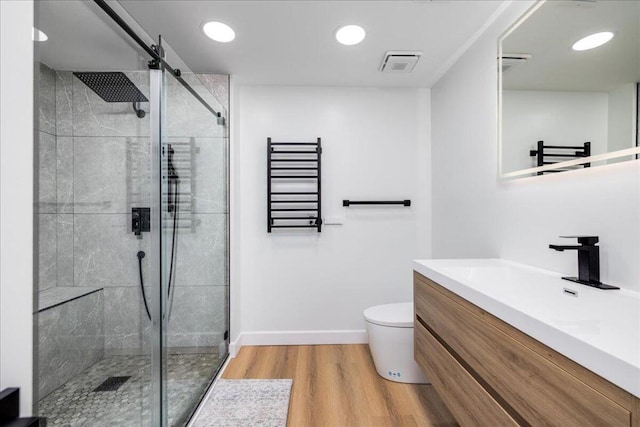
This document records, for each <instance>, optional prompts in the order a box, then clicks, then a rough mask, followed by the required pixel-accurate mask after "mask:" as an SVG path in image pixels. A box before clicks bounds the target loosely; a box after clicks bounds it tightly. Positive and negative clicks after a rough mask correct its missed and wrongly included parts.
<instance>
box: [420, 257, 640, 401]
mask: <svg viewBox="0 0 640 427" xmlns="http://www.w3.org/2000/svg"><path fill="white" fill-rule="evenodd" d="M413 268H414V270H415V271H417V272H418V273H420V274H422V275H423V276H426V277H428V278H430V279H431V280H433V281H434V282H437V283H438V284H440V285H441V286H443V287H445V288H447V289H449V290H450V291H452V292H454V293H455V294H457V295H459V296H461V297H462V298H464V299H466V300H468V301H469V302H471V303H473V304H475V305H477V306H478V307H480V308H482V309H483V310H486V311H487V312H489V313H491V314H493V315H494V316H496V317H498V318H499V319H501V320H503V321H505V322H506V323H508V324H510V325H512V326H514V327H516V328H518V329H519V330H521V331H522V332H524V333H526V334H527V335H530V336H531V337H533V338H535V339H537V340H538V341H540V342H542V343H544V344H545V345H547V346H549V347H551V348H552V349H554V350H556V351H558V352H559V353H561V354H563V355H565V356H566V357H568V358H569V359H571V360H573V361H575V362H577V363H579V364H580V365H582V366H584V367H585V368H587V369H589V370H591V371H593V372H595V373H596V374H598V375H600V376H601V377H603V378H606V379H607V380H609V381H610V382H612V383H614V384H616V385H617V386H618V387H620V388H622V389H624V390H626V391H628V392H629V393H632V394H633V395H635V396H636V397H640V293H638V292H633V291H630V290H625V289H621V290H600V289H596V288H592V287H589V286H585V285H580V284H577V283H573V282H569V281H567V280H562V278H561V276H564V275H563V274H560V273H555V272H551V271H547V270H542V269H539V268H535V267H530V266H527V265H523V264H518V263H515V262H511V261H506V260H501V259H440V260H414V262H413ZM565 288H566V289H571V290H573V291H576V292H577V293H578V296H577V297H574V296H571V295H568V294H566V293H564V291H563V289H565Z"/></svg>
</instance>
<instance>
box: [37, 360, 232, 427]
mask: <svg viewBox="0 0 640 427" xmlns="http://www.w3.org/2000/svg"><path fill="white" fill-rule="evenodd" d="M168 357H169V362H168V367H167V370H168V386H167V387H168V390H167V399H168V402H169V425H170V426H183V425H185V424H186V422H187V420H188V417H189V415H190V414H191V410H192V409H193V407H194V406H195V404H196V403H197V402H198V401H199V400H200V399H201V397H202V395H203V394H204V392H205V390H206V387H207V386H208V385H209V382H210V380H211V378H212V376H213V375H214V373H215V372H216V370H217V369H218V367H219V365H220V361H221V360H220V358H219V357H218V355H217V354H213V353H196V354H172V355H169V356H168ZM122 376H131V378H129V380H127V381H126V382H125V383H124V384H123V385H122V386H120V388H119V389H118V390H116V391H98V392H95V391H93V390H94V389H95V388H96V387H98V386H99V385H100V384H102V383H103V382H104V381H105V380H106V379H107V378H109V377H122ZM150 392H151V384H150V358H149V356H106V357H104V358H103V359H102V360H100V361H99V362H98V363H96V364H95V365H93V366H92V367H90V368H88V369H87V370H85V371H84V372H82V373H81V374H80V375H78V376H77V377H75V378H73V379H72V380H70V381H69V382H67V383H66V384H65V385H63V386H62V387H60V388H58V389H57V390H55V391H54V392H52V393H51V394H49V395H48V396H46V397H45V398H44V399H42V400H40V402H39V403H38V413H39V414H40V416H44V417H46V418H47V426H48V427H54V426H73V427H75V426H83V427H85V426H97V427H112V426H118V427H121V426H122V427H128V426H132V427H133V426H135V427H138V426H150V425H151V419H150V416H151V408H150V406H149V405H150V399H149V395H150Z"/></svg>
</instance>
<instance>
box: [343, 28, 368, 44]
mask: <svg viewBox="0 0 640 427" xmlns="http://www.w3.org/2000/svg"><path fill="white" fill-rule="evenodd" d="M366 35H367V33H366V32H365V31H364V28H362V27H361V26H359V25H345V26H344V27H342V28H340V29H338V31H336V40H338V42H340V43H342V44H344V45H347V46H353V45H354V44H358V43H360V42H361V41H362V40H364V38H365V36H366Z"/></svg>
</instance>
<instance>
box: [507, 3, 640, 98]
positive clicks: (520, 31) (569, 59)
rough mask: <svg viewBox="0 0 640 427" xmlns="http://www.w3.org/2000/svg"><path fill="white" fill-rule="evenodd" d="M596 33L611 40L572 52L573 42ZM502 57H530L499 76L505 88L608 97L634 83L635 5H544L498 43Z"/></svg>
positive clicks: (639, 13)
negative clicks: (604, 33)
mask: <svg viewBox="0 0 640 427" xmlns="http://www.w3.org/2000/svg"><path fill="white" fill-rule="evenodd" d="M600 31H613V32H614V33H615V37H614V38H613V39H612V40H611V41H610V42H609V43H607V44H605V45H603V46H601V47H598V48H596V49H592V50H587V51H582V52H575V51H573V50H571V46H572V45H573V43H574V42H576V41H577V40H578V39H580V38H582V37H584V36H587V35H589V34H593V33H596V32H600ZM504 53H527V54H531V55H532V58H531V59H530V60H529V61H527V62H526V63H523V64H520V65H516V66H515V67H513V68H511V69H510V70H508V71H507V72H505V73H504V76H503V85H504V88H505V89H525V90H566V91H602V92H608V91H610V90H612V89H614V88H616V87H619V86H620V85H622V84H626V83H633V82H638V81H640V2H638V1H629V0H622V1H615V0H605V1H602V0H600V1H597V2H566V1H559V2H556V1H549V2H547V3H545V4H543V5H542V6H541V7H540V8H539V9H537V10H536V11H535V12H534V13H533V14H532V15H531V16H530V17H529V18H528V19H527V20H526V21H524V22H523V23H522V24H521V25H520V26H518V27H517V28H516V29H515V30H514V31H513V33H511V34H510V35H509V36H507V38H506V39H505V40H504V42H503V54H504Z"/></svg>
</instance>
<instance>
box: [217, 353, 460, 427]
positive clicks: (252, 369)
mask: <svg viewBox="0 0 640 427" xmlns="http://www.w3.org/2000/svg"><path fill="white" fill-rule="evenodd" d="M223 378H225V379H267V378H274V379H284V378H292V379H293V389H292V393H291V401H290V403H289V419H288V423H287V425H288V427H312V426H322V427H334V426H335V427H352V426H353V427H360V426H362V427H369V426H371V427H378V426H380V427H382V426H425V427H427V426H447V427H448V426H457V425H458V424H457V423H456V422H455V420H454V418H453V416H452V415H451V413H450V412H449V411H448V410H447V408H446V406H445V405H444V403H443V402H442V400H440V398H439V397H438V395H437V394H436V392H435V390H434V389H433V387H432V386H431V385H414V384H400V383H396V382H392V381H387V380H385V379H383V378H381V377H380V376H378V374H377V373H376V371H375V367H374V365H373V360H372V358H371V354H370V352H369V347H368V346H367V345H366V344H364V345H314V346H259V347H242V348H241V349H240V352H239V353H238V355H237V356H236V358H235V359H232V360H231V362H230V363H229V365H228V366H227V369H226V370H225V372H224V374H223Z"/></svg>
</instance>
